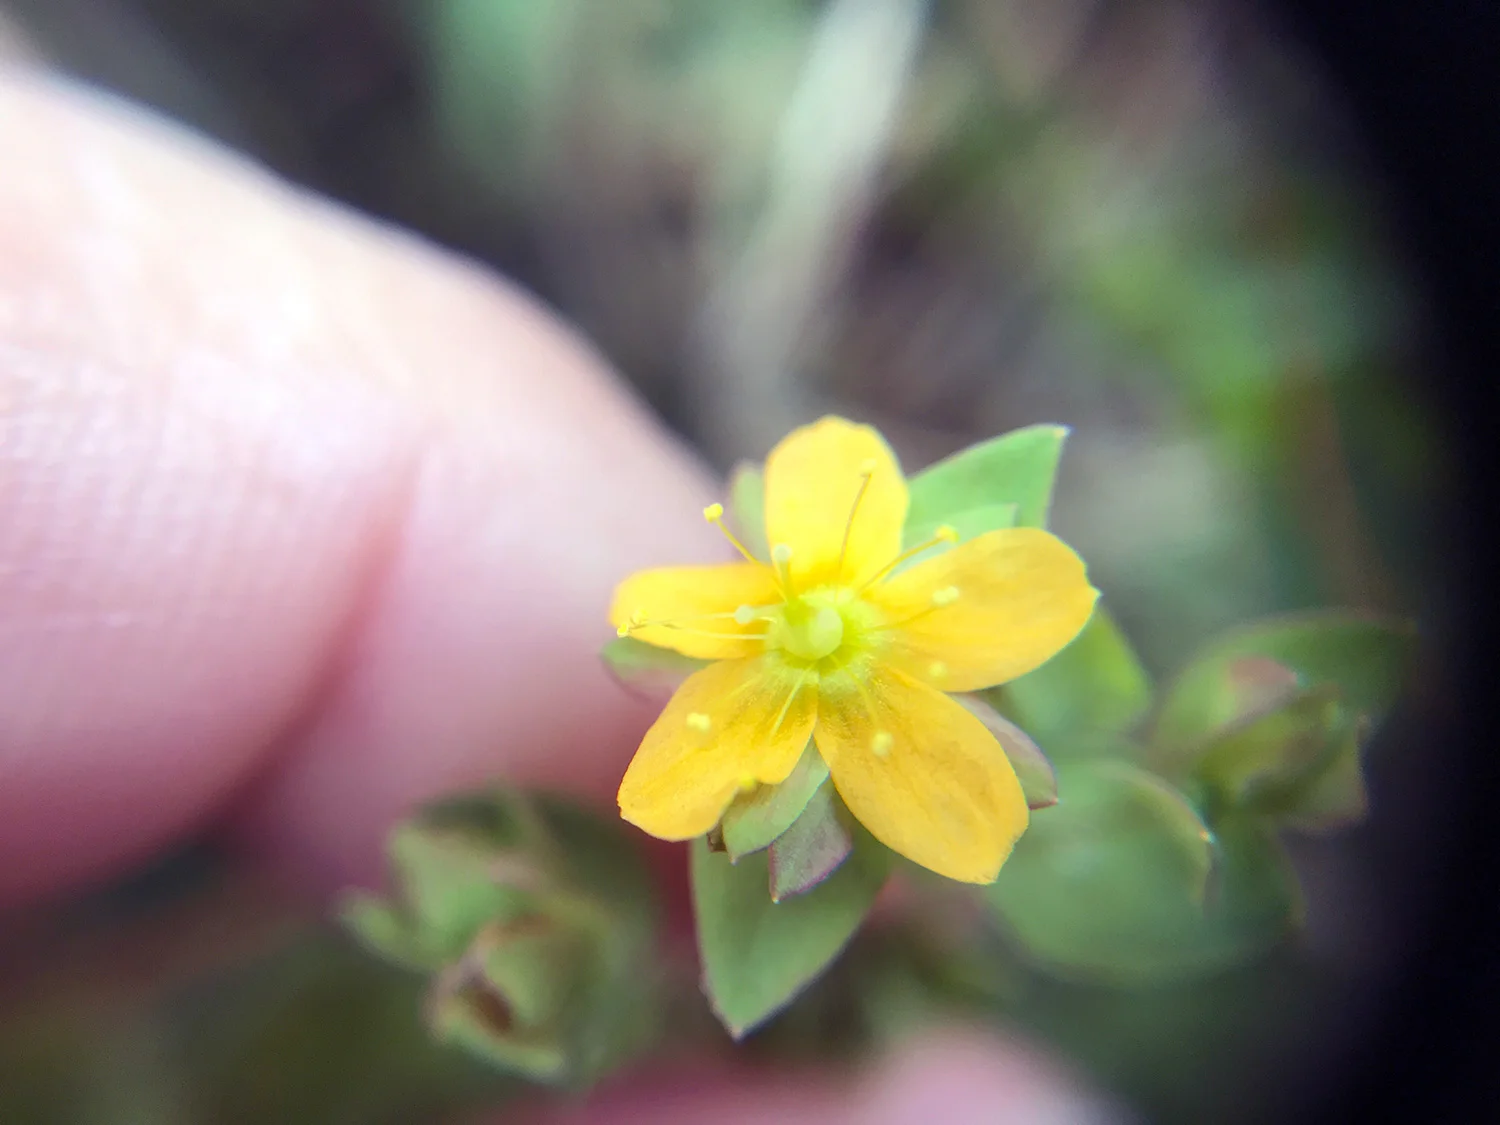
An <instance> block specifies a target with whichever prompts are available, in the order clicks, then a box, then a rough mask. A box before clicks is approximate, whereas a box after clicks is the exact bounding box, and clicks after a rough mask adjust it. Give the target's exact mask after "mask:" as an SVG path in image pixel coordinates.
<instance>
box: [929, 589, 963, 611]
mask: <svg viewBox="0 0 1500 1125" xmlns="http://www.w3.org/2000/svg"><path fill="white" fill-rule="evenodd" d="M956 601H958V587H957V586H944V587H943V588H942V589H940V590H934V591H933V592H932V604H933V605H935V606H937V607H938V608H942V607H943V606H949V605H952V604H953V603H954V602H956Z"/></svg>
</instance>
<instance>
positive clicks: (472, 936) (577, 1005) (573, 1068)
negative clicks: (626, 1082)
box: [342, 790, 659, 1083]
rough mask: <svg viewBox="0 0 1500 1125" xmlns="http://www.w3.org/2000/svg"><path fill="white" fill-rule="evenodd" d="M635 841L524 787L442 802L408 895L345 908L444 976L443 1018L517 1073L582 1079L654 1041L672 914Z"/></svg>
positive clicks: (409, 845) (432, 811) (401, 853)
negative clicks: (662, 928)
mask: <svg viewBox="0 0 1500 1125" xmlns="http://www.w3.org/2000/svg"><path fill="white" fill-rule="evenodd" d="M631 845H632V839H631V837H630V836H629V835H628V832H627V830H626V828H625V827H624V826H623V825H622V824H621V823H620V822H618V821H617V820H615V819H614V818H603V817H600V816H598V815H596V814H594V813H591V812H587V811H585V810H582V809H580V808H577V807H575V806H573V805H571V804H569V803H568V802H566V801H562V800H560V799H554V798H550V797H547V796H538V795H533V794H527V793H520V792H515V791H510V790H498V791H492V792H485V793H475V794H468V795H464V796H462V797H458V798H453V799H449V800H444V801H439V802H436V803H434V804H432V805H429V806H427V807H426V808H424V809H422V810H421V812H420V813H418V814H417V815H416V816H414V817H413V818H411V819H410V820H409V821H408V822H406V823H405V824H403V825H402V826H400V827H399V828H398V829H397V830H396V831H395V832H394V833H393V834H392V841H391V847H390V851H391V857H392V866H393V868H394V876H395V878H394V882H395V884H396V889H397V892H398V894H397V896H396V901H395V902H394V903H389V904H387V903H382V902H380V901H379V900H377V899H375V898H374V897H372V896H369V895H363V894H355V895H351V896H349V897H348V898H346V899H345V902H344V906H343V910H342V916H343V919H344V921H345V923H346V924H347V925H348V926H349V927H350V928H351V929H352V930H353V931H354V932H355V934H356V936H358V937H359V938H360V939H361V940H362V941H363V942H364V943H365V944H366V945H367V946H369V947H370V948H371V949H373V950H374V951H375V952H377V953H379V954H381V955H383V956H385V957H388V958H390V959H392V960H395V961H397V962H398V963H400V964H403V965H406V966H409V967H412V968H419V969H425V970H427V971H429V972H434V973H435V974H436V975H435V977H434V979H433V983H432V991H431V996H430V1002H429V1005H428V1020H429V1023H430V1024H431V1025H432V1026H433V1028H434V1030H435V1031H436V1032H437V1033H438V1034H439V1035H440V1036H442V1037H445V1038H448V1039H450V1040H453V1041H455V1042H458V1043H460V1044H462V1045H463V1046H464V1047H466V1048H467V1049H468V1050H470V1051H472V1052H474V1053H476V1054H479V1055H481V1056H483V1057H484V1058H486V1059H488V1060H489V1061H491V1062H494V1063H498V1064H500V1065H501V1066H503V1067H504V1068H506V1069H509V1070H513V1071H516V1072H518V1073H521V1074H525V1075H527V1076H529V1077H531V1078H534V1079H538V1080H545V1081H549V1082H568V1083H575V1082H582V1081H586V1080H588V1079H589V1078H590V1077H592V1076H597V1075H598V1074H601V1073H603V1071H604V1070H606V1069H608V1068H609V1067H611V1066H613V1065H614V1064H615V1063H616V1062H618V1061H620V1060H623V1059H624V1058H626V1057H629V1056H630V1055H632V1054H634V1053H637V1052H639V1051H640V1050H641V1049H642V1048H643V1047H644V1046H645V1045H646V1044H647V1042H648V1041H649V1039H650V1038H651V1036H652V1034H653V1027H652V1020H653V1019H654V1016H653V1015H652V1013H654V1012H656V1011H658V1010H659V1006H658V1005H656V1004H655V1003H654V1002H653V997H652V995H651V993H652V991H653V990H654V988H655V987H656V979H657V978H656V974H655V972H654V965H655V956H656V954H655V949H656V910H655V903H654V896H653V893H652V881H651V879H650V877H649V875H648V874H647V872H646V869H645V865H644V863H643V862H642V858H641V856H640V854H639V853H638V852H637V850H636V849H635V848H633V847H632V846H631Z"/></svg>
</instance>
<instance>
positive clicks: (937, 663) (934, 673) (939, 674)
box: [927, 660, 948, 680]
mask: <svg viewBox="0 0 1500 1125" xmlns="http://www.w3.org/2000/svg"><path fill="white" fill-rule="evenodd" d="M947 674H948V665H946V664H944V663H943V662H942V661H941V660H934V661H933V662H932V663H931V664H929V665H927V675H928V678H929V679H934V680H941V679H942V678H943V677H944V676H946V675H947Z"/></svg>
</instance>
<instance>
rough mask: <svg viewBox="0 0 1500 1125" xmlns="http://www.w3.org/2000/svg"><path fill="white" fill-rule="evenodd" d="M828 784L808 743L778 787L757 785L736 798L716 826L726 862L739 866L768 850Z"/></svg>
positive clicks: (815, 751) (825, 769)
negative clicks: (761, 851) (744, 860)
mask: <svg viewBox="0 0 1500 1125" xmlns="http://www.w3.org/2000/svg"><path fill="white" fill-rule="evenodd" d="M827 780H828V766H827V764H826V763H825V762H824V761H823V756H822V755H821V754H819V753H818V749H817V747H816V746H814V745H813V743H812V741H811V740H810V739H809V740H808V743H807V748H806V749H805V750H803V751H802V757H800V758H798V759H797V764H796V765H795V766H793V767H792V772H791V774H789V775H788V777H787V779H786V780H785V781H783V782H782V783H781V784H780V785H759V786H756V788H755V790H754V791H753V792H751V793H749V794H748V795H746V796H743V797H737V798H735V800H734V803H733V804H731V805H730V806H729V811H728V812H726V813H725V814H724V819H723V820H722V821H721V822H720V824H719V837H720V839H722V840H723V842H724V850H725V851H726V852H728V853H729V861H730V862H731V863H738V862H739V861H740V859H742V858H743V857H744V856H747V855H749V854H750V853H751V852H758V851H760V850H761V849H762V848H767V847H770V845H771V842H772V841H773V840H775V839H776V838H777V837H778V836H780V835H781V834H782V833H783V832H785V831H786V830H787V829H789V828H790V827H791V826H792V823H793V822H794V821H795V820H796V819H797V818H798V817H800V816H801V815H802V810H803V809H805V808H806V807H807V803H808V802H809V801H810V800H812V797H813V794H814V793H816V792H817V791H818V787H819V786H821V785H822V784H823V783H824V782H825V781H827Z"/></svg>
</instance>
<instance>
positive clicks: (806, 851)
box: [769, 782, 854, 902]
mask: <svg viewBox="0 0 1500 1125" xmlns="http://www.w3.org/2000/svg"><path fill="white" fill-rule="evenodd" d="M841 804H842V802H840V801H839V800H838V798H837V796H836V795H835V794H834V792H833V786H832V785H829V784H828V783H827V782H824V784H823V785H821V786H819V787H818V791H817V792H816V793H814V794H813V797H812V800H811V801H809V802H808V804H807V808H805V809H804V810H803V811H802V815H801V816H799V817H798V818H797V819H796V820H795V821H793V822H792V826H791V827H790V828H788V829H787V830H786V831H785V832H783V833H782V834H781V835H780V836H778V837H777V838H776V841H775V843H773V844H772V845H771V852H770V856H769V862H770V869H771V901H772V902H780V901H781V900H782V899H786V898H790V897H791V896H792V895H800V894H806V893H807V892H808V891H810V890H812V889H813V888H814V887H816V886H818V885H819V884H820V883H822V882H823V880H825V879H827V878H828V877H829V876H830V875H832V874H833V873H834V872H835V871H836V870H838V868H839V865H840V864H842V863H843V862H844V861H845V860H846V859H848V858H849V854H850V852H852V851H853V850H854V839H853V837H852V836H851V835H850V834H849V829H848V828H847V827H846V826H845V824H844V822H843V820H842V818H841V815H840V813H841V811H842V810H841V808H840V806H841Z"/></svg>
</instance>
